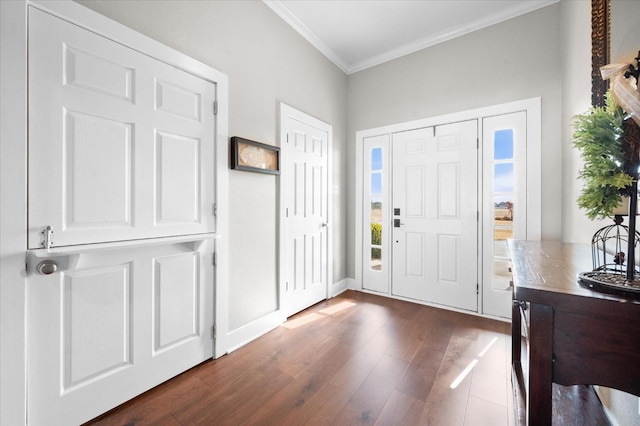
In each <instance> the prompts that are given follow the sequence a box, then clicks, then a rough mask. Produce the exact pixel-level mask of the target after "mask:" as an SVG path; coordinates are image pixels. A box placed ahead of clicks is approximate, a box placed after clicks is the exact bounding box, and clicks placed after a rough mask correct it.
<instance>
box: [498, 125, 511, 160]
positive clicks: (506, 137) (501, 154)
mask: <svg viewBox="0 0 640 426" xmlns="http://www.w3.org/2000/svg"><path fill="white" fill-rule="evenodd" d="M493 158H494V159H496V160H508V159H510V158H513V130H512V129H507V130H498V131H497V132H495V133H494V136H493Z"/></svg>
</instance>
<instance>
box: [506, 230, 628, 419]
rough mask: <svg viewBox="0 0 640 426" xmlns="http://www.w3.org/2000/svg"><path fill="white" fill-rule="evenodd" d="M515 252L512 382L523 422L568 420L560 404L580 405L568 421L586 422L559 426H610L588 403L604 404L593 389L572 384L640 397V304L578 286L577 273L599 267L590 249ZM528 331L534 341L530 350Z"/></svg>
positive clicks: (518, 248) (557, 246)
mask: <svg viewBox="0 0 640 426" xmlns="http://www.w3.org/2000/svg"><path fill="white" fill-rule="evenodd" d="M509 247H510V249H511V257H512V272H513V284H514V285H513V311H512V339H513V340H512V367H513V374H512V379H513V385H514V392H515V393H516V401H515V404H516V406H518V405H524V407H522V408H524V410H520V411H519V413H518V415H519V417H520V420H521V421H522V420H524V421H525V422H526V424H528V425H533V426H537V425H551V423H552V421H551V419H552V418H554V419H556V417H557V416H565V415H567V414H562V413H560V411H559V408H558V407H557V406H558V405H561V404H565V403H568V404H569V406H571V405H572V404H573V403H575V402H577V403H578V407H577V408H576V407H570V408H569V409H568V410H569V413H570V414H568V416H571V417H573V416H583V419H582V420H579V419H568V420H570V421H569V422H567V423H564V422H558V423H560V424H607V420H606V416H604V414H603V413H602V411H601V409H596V410H595V411H588V410H591V409H592V407H591V406H589V404H588V401H589V400H590V399H591V400H594V399H595V400H596V401H597V398H596V397H595V396H594V395H592V394H593V392H592V389H591V388H590V387H589V388H587V387H584V386H578V387H576V386H572V385H596V384H597V385H602V386H606V387H610V388H615V389H619V390H622V391H625V392H628V393H632V394H634V395H639V396H640V301H638V300H630V299H628V298H625V297H621V296H616V295H609V294H605V293H599V292H595V291H592V290H590V289H588V288H584V287H582V286H580V285H579V284H578V282H577V277H576V275H577V274H578V272H585V271H590V270H591V269H592V266H591V247H589V246H587V245H577V244H568V243H560V242H546V241H543V242H539V241H516V240H511V241H509ZM521 330H524V331H525V333H524V334H525V336H524V337H525V339H527V340H528V344H527V345H525V346H524V349H525V350H524V351H523V350H522V349H523V345H522V342H523V336H522V335H521ZM558 385H563V386H558ZM565 386H571V387H568V388H565ZM567 399H569V401H567ZM563 400H564V401H563ZM552 401H553V403H552ZM580 404H582V405H580ZM594 416H602V420H599V418H596V417H594ZM585 419H586V420H587V422H586V423H585V421H584V420H585ZM556 420H558V419H556ZM578 420H579V422H578V423H576V422H575V421H578ZM602 422H604V423H602Z"/></svg>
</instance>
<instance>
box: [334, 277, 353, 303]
mask: <svg viewBox="0 0 640 426" xmlns="http://www.w3.org/2000/svg"><path fill="white" fill-rule="evenodd" d="M348 280H349V278H345V279H343V280H340V281H338V282H335V283H333V285H332V286H331V291H329V298H332V297H336V296H337V295H339V294H340V293H344V292H345V291H347V290H349V281H348Z"/></svg>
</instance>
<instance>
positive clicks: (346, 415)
mask: <svg viewBox="0 0 640 426" xmlns="http://www.w3.org/2000/svg"><path fill="white" fill-rule="evenodd" d="M406 368H407V363H406V362H405V361H402V360H399V359H397V358H393V357H390V356H388V355H385V356H383V357H382V358H381V359H380V361H379V362H378V363H377V364H376V366H375V367H374V368H373V369H372V370H371V372H370V374H369V375H368V376H367V378H366V379H365V381H364V382H363V383H362V384H361V385H360V387H359V388H358V389H357V390H356V392H354V394H353V395H352V396H351V398H350V399H349V401H348V402H347V404H346V406H345V407H344V408H343V409H342V411H340V413H338V415H337V416H336V418H335V419H334V423H335V424H374V423H375V422H376V420H377V418H378V416H379V415H380V413H381V411H382V409H383V407H384V406H385V405H386V403H387V401H388V399H389V397H390V396H391V394H392V392H393V386H394V385H395V383H396V382H397V381H398V378H399V377H401V376H402V374H403V373H404V371H405V370H406Z"/></svg>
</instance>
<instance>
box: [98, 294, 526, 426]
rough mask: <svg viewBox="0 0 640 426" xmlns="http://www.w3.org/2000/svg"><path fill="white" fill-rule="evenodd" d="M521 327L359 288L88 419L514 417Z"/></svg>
mask: <svg viewBox="0 0 640 426" xmlns="http://www.w3.org/2000/svg"><path fill="white" fill-rule="evenodd" d="M509 336H510V328H509V325H508V324H506V323H503V322H499V321H493V320H489V319H485V318H480V317H476V316H471V315H465V314H460V313H455V312H450V311H446V310H442V309H437V308H432V307H427V306H422V305H417V304H413V303H409V302H404V301H399V300H394V299H389V298H384V297H380V296H374V295H370V294H365V293H360V292H354V291H348V292H345V293H343V294H342V295H340V296H338V297H336V298H334V299H331V300H328V301H325V302H321V303H319V304H317V305H315V306H313V307H311V308H309V309H307V310H305V311H303V312H301V313H299V314H297V315H295V316H294V317H291V318H290V319H289V321H287V322H286V323H285V324H283V325H282V326H280V327H278V328H277V329H275V330H273V331H271V332H270V333H267V334H266V335H264V336H262V337H260V338H259V339H257V340H255V341H254V342H252V343H250V344H248V345H246V346H243V347H242V348H240V349H238V350H237V351H235V352H232V353H231V354H228V355H225V356H223V357H221V358H220V359H218V360H215V361H208V362H205V363H203V364H201V365H199V366H197V367H195V368H193V369H191V370H189V371H187V372H185V373H183V374H181V375H180V376H178V377H176V378H174V379H172V380H170V381H168V382H166V383H164V384H162V385H160V386H158V387H156V388H154V389H152V390H150V391H148V392H146V393H145V394H143V395H141V396H139V397H137V398H135V399H133V400H132V401H129V402H127V403H126V404H124V405H122V406H120V407H118V408H116V409H114V410H112V411H110V412H108V413H106V414H105V415H103V416H101V417H99V418H97V419H95V420H93V421H92V422H90V423H88V424H90V425H240V424H256V425H301V424H309V425H320V424H331V425H357V424H376V425H447V426H450V425H491V426H499V425H511V424H513V423H514V419H513V414H512V413H513V407H512V397H511V388H510V386H511V385H510V379H509V378H510V367H509V356H510V355H509V354H510V353H511V352H510V339H509ZM465 371H467V372H468V374H466V375H464V372H465Z"/></svg>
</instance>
